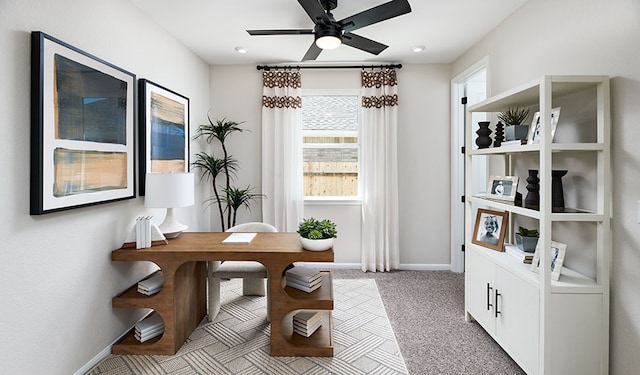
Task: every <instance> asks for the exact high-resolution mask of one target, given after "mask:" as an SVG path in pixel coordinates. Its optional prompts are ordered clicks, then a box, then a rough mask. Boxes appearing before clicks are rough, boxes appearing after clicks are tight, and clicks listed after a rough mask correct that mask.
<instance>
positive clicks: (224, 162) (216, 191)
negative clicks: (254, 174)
mask: <svg viewBox="0 0 640 375" xmlns="http://www.w3.org/2000/svg"><path fill="white" fill-rule="evenodd" d="M207 119H208V120H209V123H208V124H204V125H200V126H199V127H198V130H197V133H196V135H195V137H194V139H198V138H200V137H204V138H205V140H206V142H207V144H209V145H211V144H212V143H217V144H219V146H220V150H221V151H222V155H221V156H217V155H216V153H215V152H214V151H213V150H211V151H210V152H209V153H207V152H204V151H202V152H199V153H198V154H196V159H195V161H194V162H193V163H192V164H191V165H192V166H193V167H194V168H196V169H199V170H200V172H201V173H202V175H201V179H204V180H207V181H209V182H210V183H211V186H212V188H213V196H212V197H210V198H208V199H207V202H208V203H209V204H215V205H216V206H217V208H218V214H219V215H220V216H219V217H220V226H221V230H222V231H223V232H224V231H225V230H227V229H229V228H230V227H232V226H234V225H235V224H236V218H237V214H238V210H239V209H240V208H241V207H246V208H247V209H250V205H251V202H253V201H254V200H255V199H260V198H263V197H264V195H263V194H257V193H254V192H253V188H252V187H251V186H250V185H248V186H247V187H246V188H237V187H234V186H232V185H231V181H232V180H233V179H234V178H235V177H236V173H237V171H238V168H239V167H238V161H237V160H236V159H235V158H234V157H233V156H231V155H230V154H229V152H228V150H227V145H226V141H227V139H228V138H229V136H230V135H231V134H233V133H236V132H237V133H242V132H243V131H244V130H245V129H242V128H241V127H240V124H242V123H238V122H235V121H228V120H227V119H226V118H223V119H222V120H215V121H213V120H212V119H211V117H209V116H207ZM219 180H222V181H223V185H222V186H219V185H218V184H219ZM225 214H226V217H225Z"/></svg>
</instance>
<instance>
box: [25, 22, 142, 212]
mask: <svg viewBox="0 0 640 375" xmlns="http://www.w3.org/2000/svg"><path fill="white" fill-rule="evenodd" d="M31 56H32V59H31V87H32V90H31V92H32V100H31V192H30V200H31V205H30V214H31V215H42V214H46V213H50V212H56V211H62V210H68V209H72V208H77V207H84V206H89V205H96V204H101V203H107V202H114V201H119V200H124V199H131V198H135V196H136V191H135V176H134V173H135V172H134V171H135V155H134V152H135V146H134V139H135V127H134V124H135V120H136V119H135V116H134V115H135V107H136V106H135V102H134V93H135V82H136V76H135V75H134V74H132V73H129V72H127V71H125V70H123V69H121V68H118V67H117V66H115V65H111V64H109V63H107V62H105V61H103V60H101V59H99V58H97V57H95V56H92V55H90V54H88V53H86V52H84V51H81V50H79V49H77V48H75V47H72V46H70V45H68V44H66V43H64V42H62V41H60V40H58V39H56V38H54V37H52V36H49V35H47V34H45V33H42V32H39V31H34V32H32V33H31Z"/></svg>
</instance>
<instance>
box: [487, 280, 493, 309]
mask: <svg viewBox="0 0 640 375" xmlns="http://www.w3.org/2000/svg"><path fill="white" fill-rule="evenodd" d="M492 290H493V288H492V287H491V284H489V283H487V311H490V310H491V306H493V305H492V304H491V291H492Z"/></svg>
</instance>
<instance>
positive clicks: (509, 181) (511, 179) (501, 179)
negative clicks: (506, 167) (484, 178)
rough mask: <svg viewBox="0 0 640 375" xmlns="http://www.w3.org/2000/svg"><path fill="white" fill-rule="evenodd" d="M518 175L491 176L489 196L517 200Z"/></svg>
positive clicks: (488, 187)
mask: <svg viewBox="0 0 640 375" xmlns="http://www.w3.org/2000/svg"><path fill="white" fill-rule="evenodd" d="M517 192H518V176H491V177H489V183H488V184H487V198H491V199H497V200H501V201H508V202H511V203H513V202H515V200H516V193H517Z"/></svg>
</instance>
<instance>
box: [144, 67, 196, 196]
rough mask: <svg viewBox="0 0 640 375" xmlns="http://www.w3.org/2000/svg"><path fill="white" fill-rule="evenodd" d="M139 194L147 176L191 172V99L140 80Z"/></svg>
mask: <svg viewBox="0 0 640 375" xmlns="http://www.w3.org/2000/svg"><path fill="white" fill-rule="evenodd" d="M138 91H139V97H140V98H139V102H138V108H139V111H140V114H139V117H140V118H139V123H138V132H139V133H138V134H139V135H140V142H139V147H140V149H139V159H138V160H139V166H140V177H139V179H140V184H139V185H140V188H139V194H140V195H144V194H145V177H146V174H147V173H158V172H179V173H186V172H189V98H187V97H186V96H182V95H180V94H178V93H177V92H174V91H172V90H169V89H168V88H166V87H162V86H160V85H158V84H156V83H153V82H151V81H149V80H146V79H141V80H139V81H138Z"/></svg>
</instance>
